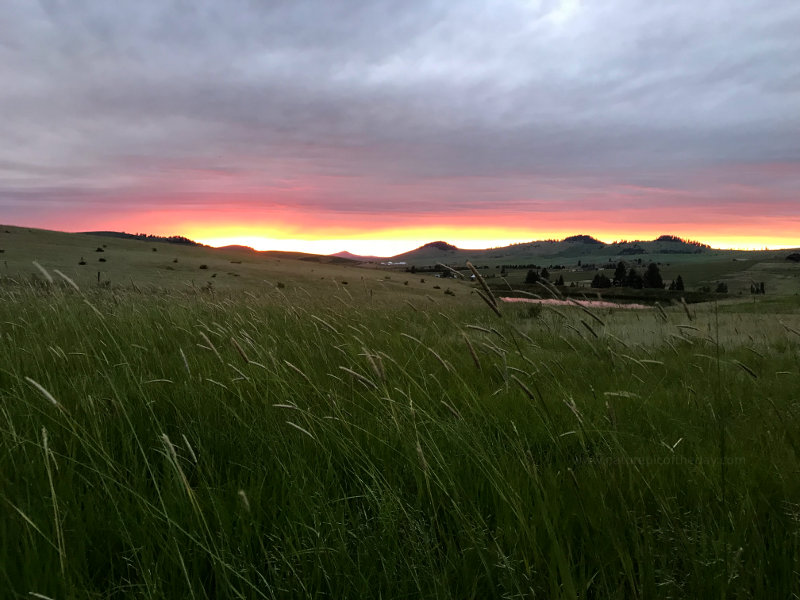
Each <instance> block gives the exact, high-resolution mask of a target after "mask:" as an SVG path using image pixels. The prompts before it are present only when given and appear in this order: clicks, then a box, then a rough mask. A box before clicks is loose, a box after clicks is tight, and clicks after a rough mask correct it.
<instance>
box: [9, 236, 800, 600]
mask: <svg viewBox="0 0 800 600" xmlns="http://www.w3.org/2000/svg"><path fill="white" fill-rule="evenodd" d="M25 235H30V237H29V238H25V237H24V236H25ZM58 235H65V236H66V237H64V238H63V240H61V241H62V242H63V245H62V246H59V243H56V242H58V241H59V240H58V239H56V238H54V237H49V239H48V240H47V241H43V239H42V238H43V237H47V236H58ZM3 236H7V237H3ZM8 236H10V237H8ZM14 236H19V237H14ZM0 239H2V240H3V242H2V245H0V247H2V248H3V249H4V250H5V252H4V254H3V255H2V256H0V260H5V259H8V267H6V269H7V271H6V273H4V274H3V276H2V277H1V278H0V355H2V356H3V361H2V364H0V501H1V502H2V503H3V504H4V510H3V512H2V517H0V590H2V594H0V596H2V597H9V598H23V597H25V598H30V597H49V598H114V597H141V598H165V597H166V598H186V597H195V598H310V597H330V598H364V597H369V598H377V597H381V598H476V599H483V598H501V597H502V598H505V597H507V598H523V597H524V598H532V597H541V598H575V597H586V598H631V597H638V598H686V597H688V598H706V597H717V598H720V597H731V598H751V597H761V598H773V597H774V598H787V597H793V596H796V595H798V594H800V583H798V582H800V579H799V578H798V577H797V572H796V570H797V564H800V505H798V498H800V478H798V477H797V473H798V467H800V461H798V458H799V457H798V452H800V427H798V425H797V424H798V418H799V417H800V415H798V411H800V405H798V401H797V397H796V390H797V389H798V388H799V387H800V363H798V356H800V305H799V304H798V303H797V301H796V297H795V296H794V295H792V294H793V292H792V293H788V294H782V295H781V294H777V293H775V294H772V295H770V294H768V295H766V296H763V297H752V298H751V297H748V298H746V300H745V301H739V300H737V299H736V298H732V299H731V298H729V299H726V300H723V301H721V302H718V303H709V304H698V305H693V306H691V307H689V308H688V312H687V310H686V309H684V307H682V306H671V307H670V306H667V307H665V308H664V309H663V311H661V310H656V309H648V310H641V311H618V310H613V309H602V310H583V309H581V308H578V307H563V306H559V307H553V308H548V307H541V306H531V305H528V306H524V305H511V304H508V305H501V306H500V307H499V310H500V312H501V314H502V317H498V316H496V315H495V314H494V313H493V312H492V311H490V310H489V308H488V307H487V306H486V305H485V304H484V303H483V302H482V301H481V300H480V299H479V298H478V297H477V295H476V294H474V293H473V286H474V284H469V283H466V282H461V283H460V282H455V281H452V280H438V279H432V278H430V277H420V276H419V275H414V276H412V275H411V274H405V273H402V272H393V273H386V272H383V271H379V270H374V269H373V270H365V269H358V268H354V267H345V266H340V265H330V264H311V263H308V262H304V261H298V260H295V259H284V258H277V257H268V258H266V259H265V258H263V257H258V258H255V257H248V256H247V255H233V254H231V255H225V254H214V251H211V250H209V249H203V248H184V247H174V248H173V247H172V246H169V245H165V244H162V245H159V246H158V248H157V251H156V252H153V250H152V248H151V246H150V245H144V246H142V243H141V242H135V241H130V240H118V241H113V242H112V241H109V240H106V241H105V242H103V241H102V239H99V238H88V239H86V240H83V239H76V238H75V237H74V236H69V235H68V234H52V233H46V234H45V233H38V234H37V233H36V232H31V233H30V234H28V233H27V232H23V231H15V232H14V233H9V234H4V233H2V230H0ZM11 239H14V240H16V241H14V242H13V243H9V241H8V240H11ZM123 242H124V243H123ZM102 243H106V244H107V248H105V249H104V250H105V251H104V252H102V253H99V252H98V253H95V252H94V250H95V249H96V247H98V246H100V245H101V244H102ZM59 248H60V249H59ZM81 256H83V257H84V259H85V260H86V262H87V265H77V260H79V259H80V257H81ZM99 256H104V257H107V262H106V263H104V265H105V266H107V268H108V270H107V271H105V273H107V274H108V280H110V281H111V284H108V285H103V284H102V281H105V279H102V278H101V284H100V285H98V284H97V281H96V276H95V273H96V270H98V269H96V268H95V266H94V265H96V264H102V263H98V262H97V258H98V257H99ZM212 256H213V257H214V258H213V259H212V258H210V257H212ZM90 258H91V259H92V262H91V265H92V267H91V271H89V270H85V269H83V267H85V266H89V264H88V263H89V259H90ZM175 258H177V259H178V263H174V262H172V261H173V260H174V259H175ZM32 260H37V261H38V262H39V264H40V265H41V266H42V268H43V270H40V269H38V268H37V267H36V266H34V265H32V263H31V261H32ZM239 260H241V262H231V261H239ZM200 264H207V265H208V267H209V268H208V269H200V268H199V265H200ZM758 264H765V265H767V266H764V267H759V268H763V269H764V270H765V271H767V270H769V269H773V268H774V269H776V271H775V274H778V275H782V274H783V273H784V272H783V271H781V269H783V268H784V267H783V264H782V263H780V266H779V265H778V263H776V264H775V266H774V267H773V266H769V265H770V264H771V263H758ZM168 266H173V270H169V269H166V268H165V267H168ZM312 269H313V271H312ZM56 270H59V271H61V272H62V273H63V274H64V275H66V277H63V276H61V275H59V274H58V273H56ZM103 272H104V271H101V273H103ZM229 272H230V273H237V274H238V276H234V275H226V276H225V277H223V274H226V273H229ZM213 273H216V274H217V277H216V278H211V277H210V275H211V274H213ZM48 278H50V279H52V281H49V280H48ZM362 278H363V279H362ZM423 278H424V279H426V281H425V283H422V282H421V281H420V279H423ZM209 281H211V286H210V287H209V286H208V285H207V284H208V282H209ZM345 281H347V284H345V283H344V282H345ZM406 281H408V282H409V283H408V284H407V285H406V283H405V282H406ZM73 284H74V285H73ZM279 284H280V285H279ZM434 286H439V287H438V289H436V288H435V287H434ZM76 288H77V289H76ZM445 291H449V292H450V293H445ZM31 594H33V595H38V596H32V595H31Z"/></svg>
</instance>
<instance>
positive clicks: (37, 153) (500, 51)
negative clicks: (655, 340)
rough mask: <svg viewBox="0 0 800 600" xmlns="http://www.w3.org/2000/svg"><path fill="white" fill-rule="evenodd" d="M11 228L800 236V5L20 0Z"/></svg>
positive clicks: (2, 191) (198, 234) (210, 237)
mask: <svg viewBox="0 0 800 600" xmlns="http://www.w3.org/2000/svg"><path fill="white" fill-rule="evenodd" d="M0 31H2V32H3V33H2V35H0V81H1V82H2V86H0V116H1V118H0V223H5V224H12V225H23V226H28V227H41V228H46V229H58V230H64V231H94V230H118V231H127V232H143V233H152V234H158V235H185V236H187V237H190V238H192V239H196V240H198V241H202V242H205V243H209V244H212V245H224V244H229V243H240V244H246V245H250V246H253V247H256V248H258V249H291V250H303V251H309V252H317V253H332V252H337V251H341V250H349V251H351V252H354V253H360V254H372V255H380V256H390V255H392V254H396V253H399V252H402V251H405V250H409V249H411V248H414V247H416V246H419V245H421V244H423V243H426V242H430V241H433V240H445V241H448V242H450V243H454V244H456V245H458V246H461V247H466V248H481V247H493V246H502V245H506V244H508V243H511V242H520V241H530V240H536V239H552V238H563V237H566V236H567V235H573V234H590V235H594V236H595V237H597V238H599V239H601V240H604V241H614V240H619V239H653V238H655V237H657V236H658V235H661V234H673V235H680V236H682V237H685V238H690V239H694V240H699V241H703V242H706V243H710V244H712V245H714V246H717V247H742V248H744V247H756V248H763V247H795V246H800V35H798V31H800V3H798V2H796V1H795V0H770V1H748V0H724V1H721V0H707V1H705V2H697V1H696V0H691V1H683V0H669V1H659V2H649V1H644V0H639V1H632V0H602V1H601V0H593V1H587V0H584V1H581V0H463V1H462V0H430V1H424V0H372V1H358V0H269V1H267V0H265V1H261V2H259V1H256V0H226V1H221V0H185V1H172V2H170V1H168V0H136V1H122V0H120V1H119V2H109V1H107V0H97V1H91V0H40V1H39V2H35V1H32V0H3V1H2V2H0Z"/></svg>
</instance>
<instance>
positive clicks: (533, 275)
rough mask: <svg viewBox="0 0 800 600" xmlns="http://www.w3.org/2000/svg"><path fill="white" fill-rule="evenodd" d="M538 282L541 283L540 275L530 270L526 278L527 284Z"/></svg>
mask: <svg viewBox="0 0 800 600" xmlns="http://www.w3.org/2000/svg"><path fill="white" fill-rule="evenodd" d="M537 281H539V273H537V272H536V271H534V270H533V269H529V270H528V274H527V275H526V276H525V283H536V282H537Z"/></svg>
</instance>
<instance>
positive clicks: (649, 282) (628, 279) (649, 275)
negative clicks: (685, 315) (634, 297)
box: [592, 261, 684, 291]
mask: <svg viewBox="0 0 800 600" xmlns="http://www.w3.org/2000/svg"><path fill="white" fill-rule="evenodd" d="M592 287H593V288H610V287H628V288H633V289H637V290H640V289H642V288H647V289H656V290H663V289H664V279H663V278H662V277H661V270H660V269H659V268H658V265H657V264H656V263H650V264H649V265H648V266H647V269H645V271H644V273H639V271H637V270H636V269H634V268H633V267H631V268H630V269H628V267H627V265H626V264H625V263H624V262H622V261H620V262H619V263H617V268H616V269H615V271H614V277H613V278H609V277H607V276H606V275H604V274H603V273H598V274H597V275H595V276H594V279H592ZM669 289H670V290H678V291H680V290H683V289H684V284H683V278H682V277H681V276H680V275H678V277H677V278H676V279H675V280H674V281H673V282H672V283H671V284H670V286H669Z"/></svg>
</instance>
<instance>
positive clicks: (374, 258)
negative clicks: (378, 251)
mask: <svg viewBox="0 0 800 600" xmlns="http://www.w3.org/2000/svg"><path fill="white" fill-rule="evenodd" d="M330 256H335V257H337V258H346V259H348V260H356V261H358V262H378V261H382V260H385V258H384V257H381V256H359V255H358V254H352V253H350V252H348V251H347V250H342V251H341V252H337V253H336V254H331V255H330Z"/></svg>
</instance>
